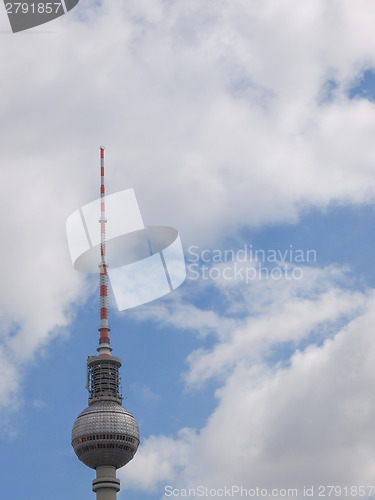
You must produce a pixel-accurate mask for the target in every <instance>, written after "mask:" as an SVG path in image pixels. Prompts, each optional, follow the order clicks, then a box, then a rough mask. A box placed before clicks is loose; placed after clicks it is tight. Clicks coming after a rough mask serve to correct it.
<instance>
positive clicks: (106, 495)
mask: <svg viewBox="0 0 375 500" xmlns="http://www.w3.org/2000/svg"><path fill="white" fill-rule="evenodd" d="M92 491H93V492H94V493H96V500H116V495H117V493H118V492H119V491H120V480H119V479H117V477H116V469H115V467H107V466H105V465H104V466H101V467H97V468H96V479H94V480H93V482H92Z"/></svg>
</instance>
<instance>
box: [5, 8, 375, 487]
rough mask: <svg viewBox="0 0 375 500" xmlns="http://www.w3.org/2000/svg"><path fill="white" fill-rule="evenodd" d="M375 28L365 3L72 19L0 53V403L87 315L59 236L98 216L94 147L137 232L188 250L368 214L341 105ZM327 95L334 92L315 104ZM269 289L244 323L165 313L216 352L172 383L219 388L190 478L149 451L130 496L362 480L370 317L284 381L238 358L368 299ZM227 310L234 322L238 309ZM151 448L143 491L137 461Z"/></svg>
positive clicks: (365, 130)
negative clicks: (83, 210) (82, 212)
mask: <svg viewBox="0 0 375 500" xmlns="http://www.w3.org/2000/svg"><path fill="white" fill-rule="evenodd" d="M374 10H375V5H374V3H373V2H371V1H370V0H367V1H365V0H362V1H360V2H349V1H348V0H346V1H343V2H329V1H328V0H326V1H323V0H307V1H305V2H303V3H301V2H298V1H297V0H286V1H284V2H280V1H277V0H270V1H267V2H258V1H255V0H254V1H243V0H241V1H237V2H233V1H229V0H216V1H212V2H206V1H204V2H203V1H199V0H189V1H188V0H181V1H178V2H173V1H170V2H162V1H160V0H159V1H157V0H155V1H153V2H151V1H146V0H143V1H142V2H140V1H138V2H136V1H133V0H132V1H129V2H126V1H125V2H113V1H110V0H106V1H104V2H103V3H101V4H96V5H94V6H93V4H92V2H89V1H85V0H82V1H81V2H80V4H79V6H78V7H77V8H75V9H74V10H73V11H72V12H70V13H69V14H68V15H66V16H63V17H62V18H60V19H59V20H56V21H54V22H53V23H50V24H49V25H48V26H47V25H46V26H45V27H40V28H38V30H35V31H34V32H30V33H23V34H18V35H12V34H9V35H8V34H6V33H1V34H0V35H1V39H2V44H1V46H0V58H1V63H2V66H1V75H2V76H1V80H0V90H1V95H2V99H1V102H0V114H1V130H0V132H1V142H2V148H1V158H2V182H1V186H0V190H1V212H2V235H3V244H2V246H1V250H0V256H1V261H2V263H3V266H2V283H3V286H2V288H1V290H0V319H1V322H2V327H1V332H0V334H1V339H2V352H1V359H2V360H4V364H5V366H6V367H7V370H6V374H5V376H4V377H3V378H2V380H1V384H0V400H1V402H2V404H10V401H11V400H12V397H14V394H15V393H16V392H17V390H18V388H19V380H20V378H19V377H20V373H19V367H20V364H22V363H25V362H27V361H28V360H30V358H32V357H33V356H35V355H36V353H38V350H39V349H40V348H41V347H42V346H43V345H45V344H46V343H47V342H48V339H49V338H50V337H51V335H54V334H56V332H57V331H59V329H61V328H66V326H67V324H68V322H69V320H70V307H71V306H72V304H73V305H74V304H75V302H76V301H78V300H79V298H80V297H81V298H82V300H83V299H84V297H85V296H87V290H86V289H85V288H84V284H83V279H82V278H81V277H79V276H78V275H76V274H75V273H74V272H73V269H72V266H71V264H70V261H69V256H68V250H67V245H66V240H65V234H64V231H65V220H66V217H67V216H68V215H69V214H70V213H71V212H72V211H74V210H76V209H77V208H78V207H79V206H80V205H82V204H84V203H87V202H88V201H91V200H92V199H95V198H96V197H97V192H98V190H97V186H98V180H99V176H98V170H97V168H98V167H97V165H98V162H97V156H98V149H97V148H98V146H99V145H100V144H103V143H104V144H105V145H106V146H107V150H106V158H107V178H108V192H114V191H118V190H121V189H123V188H126V187H134V188H135V190H136V194H137V198H138V200H139V202H140V206H141V209H142V210H143V215H144V219H145V221H146V223H148V224H169V225H171V226H174V227H176V228H178V229H179V230H180V232H181V234H182V239H183V241H185V243H187V244H190V243H197V242H198V241H199V242H200V244H210V245H213V244H214V243H216V242H217V241H219V243H220V242H221V241H222V239H223V238H225V237H226V236H227V235H228V234H230V235H233V234H234V233H235V232H236V230H237V228H239V227H242V226H244V225H246V226H256V225H261V224H264V223H277V222H285V221H296V220H297V219H298V217H299V215H300V213H301V211H303V210H305V209H306V208H308V207H311V206H318V207H325V206H327V205H328V204H329V203H330V202H332V201H337V200H338V201H341V202H343V203H352V202H356V203H360V202H368V201H369V200H372V199H373V198H374V194H375V184H374V176H373V174H372V172H373V165H374V160H375V158H374V153H373V150H374V148H373V137H374V133H375V109H374V105H373V104H372V103H370V102H367V101H361V100H356V101H353V102H349V101H348V99H347V97H346V94H345V92H346V90H347V89H348V88H349V87H350V85H352V83H353V82H354V81H355V79H356V78H358V77H359V76H360V75H361V72H362V71H363V70H364V69H366V68H373V67H375V59H374V54H375V39H374V36H373V19H374V15H375V12H374ZM0 12H1V14H0V28H1V29H2V30H6V29H8V24H7V22H8V21H7V19H6V18H5V14H4V10H3V9H2V10H1V9H0ZM43 30H45V32H44V34H43V33H42V32H43ZM36 31H38V32H40V33H39V34H38V33H36ZM328 79H334V80H335V81H336V82H337V89H336V90H334V91H333V93H332V100H326V101H325V102H322V93H323V89H324V88H325V84H326V82H327V80H328ZM325 272H328V274H330V271H325ZM317 274H318V278H317V280H318V282H319V283H321V282H322V281H323V282H324V279H325V278H324V276H323V275H322V274H321V272H319V271H318V272H317ZM274 286H275V288H274V291H275V292H277V293H278V294H279V295H278V297H276V293H273V292H272V289H271V288H272V287H274ZM272 287H271V286H269V287H268V288H267V286H264V288H263V289H261V288H259V287H256V288H254V289H253V290H254V292H255V290H256V291H257V293H258V292H260V295H259V296H257V297H256V298H255V301H254V303H253V309H252V310H251V311H250V312H252V313H253V312H254V310H255V305H257V306H259V308H260V309H259V311H260V312H259V314H258V316H257V317H255V318H254V317H251V318H250V319H249V320H248V321H244V320H238V319H233V318H232V317H229V318H222V317H220V316H218V315H215V314H214V313H212V312H209V311H199V310H197V308H196V307H193V306H191V305H190V306H186V307H185V309H184V308H183V306H179V307H178V308H177V309H176V315H175V317H174V319H173V321H175V322H176V325H178V324H181V323H180V322H181V321H184V324H185V326H186V327H190V328H198V326H200V325H201V326H202V330H203V334H204V335H206V334H212V335H216V333H215V331H216V330H217V338H218V344H217V345H216V346H215V347H214V348H213V350H212V351H211V352H205V351H202V352H198V353H195V354H194V355H192V356H191V358H190V360H191V365H190V372H189V373H188V374H187V380H188V381H189V380H190V381H191V382H195V381H196V380H197V379H198V377H202V378H204V379H206V378H208V377H210V376H217V375H218V374H219V375H221V376H222V375H223V374H224V375H225V376H226V377H227V378H226V379H224V382H223V387H222V389H221V390H220V392H219V393H218V396H219V407H218V408H217V410H216V411H215V413H214V414H213V415H212V417H211V419H210V420H209V422H208V423H207V426H206V427H205V428H204V429H202V430H201V432H200V434H199V437H198V440H197V443H196V444H194V447H196V448H195V449H196V450H198V451H199V453H198V454H197V456H198V458H196V456H194V463H195V464H196V465H193V464H192V461H190V462H188V460H187V457H189V456H190V455H189V454H190V452H191V450H192V448H191V446H192V445H191V444H190V441H189V440H186V439H185V438H184V437H180V438H179V439H178V440H177V441H176V442H175V441H174V440H173V439H172V438H164V437H160V438H153V439H155V440H154V441H151V440H150V441H149V442H147V443H145V446H144V452H143V456H144V457H148V458H147V460H146V459H143V458H142V453H140V455H139V457H141V458H139V457H137V460H138V461H139V460H141V461H142V460H146V462H147V464H149V463H150V464H155V465H153V466H151V465H150V469H149V471H150V472H149V475H148V476H145V478H144V479H143V483H142V484H143V485H145V486H150V485H153V484H154V483H155V481H156V480H158V479H166V478H172V479H174V480H176V482H181V483H183V482H184V481H185V480H186V478H187V479H188V480H190V478H192V479H197V480H201V479H202V478H203V479H205V480H206V481H210V482H211V481H212V482H213V483H220V481H222V480H223V478H227V477H228V476H226V474H227V473H228V463H229V464H230V473H231V474H232V476H231V477H232V478H233V480H235V479H236V478H237V477H239V478H240V479H243V478H245V479H246V478H248V477H249V471H251V473H250V477H251V478H259V480H262V479H263V480H264V481H265V482H267V478H269V477H272V478H273V480H274V481H277V480H279V479H280V480H281V474H282V472H283V471H284V472H285V471H288V472H290V471H294V472H293V473H291V472H290V474H291V475H290V476H289V477H288V480H290V482H291V483H293V482H296V483H298V484H299V481H301V480H302V478H303V477H304V475H306V477H307V476H308V477H310V480H311V481H314V480H315V478H316V477H320V478H322V479H323V478H325V477H327V476H326V475H325V474H326V473H325V472H324V470H327V471H331V473H332V477H331V480H332V479H336V478H337V479H340V477H341V476H340V471H344V472H343V475H342V479H343V480H344V479H346V481H349V479H353V480H354V478H357V481H359V480H365V479H367V478H369V477H370V473H369V469H370V467H372V464H373V462H372V458H371V455H370V454H369V448H368V446H369V445H368V444H366V443H365V441H364V440H365V437H364V434H363V433H365V431H366V429H368V426H369V425H370V422H371V417H373V415H372V413H373V409H372V407H371V404H370V403H369V402H368V401H369V400H370V398H371V394H370V389H369V388H371V387H372V385H373V380H372V375H371V372H370V369H369V366H371V364H372V361H373V354H372V347H371V342H370V338H371V328H370V324H371V312H370V309H369V311H368V312H366V313H364V314H363V315H362V316H358V319H357V320H353V323H350V326H349V327H348V328H347V329H346V330H345V329H344V330H342V331H341V332H340V333H338V334H336V336H335V337H334V338H332V339H331V340H327V341H326V342H325V344H324V345H323V346H321V347H311V348H310V349H307V350H306V351H304V352H303V353H297V354H296V355H295V356H294V358H293V359H292V362H291V366H290V367H286V368H283V367H278V368H274V369H271V368H269V367H267V366H263V365H262V364H260V365H257V363H258V364H259V363H260V361H259V359H257V358H256V356H255V354H253V352H252V349H254V353H258V354H259V355H261V354H264V352H266V350H267V349H268V347H269V346H272V344H273V343H274V342H280V341H284V342H285V341H291V342H298V340H299V339H300V338H301V336H302V335H304V336H305V337H306V335H307V334H308V332H309V331H310V330H311V329H319V328H320V327H321V326H322V325H328V326H327V328H328V329H330V331H331V330H332V328H334V327H335V325H336V322H337V321H339V320H340V321H344V319H343V316H344V315H345V313H347V312H348V311H349V316H350V315H352V316H355V314H358V310H360V309H361V308H363V307H367V302H366V301H367V297H366V296H365V295H361V294H358V293H357V294H356V293H352V292H345V291H342V290H340V288H339V287H335V286H333V285H332V283H328V284H327V286H326V287H325V291H324V290H318V291H317V292H316V296H315V297H311V296H308V297H305V298H298V296H297V291H296V290H292V289H290V290H289V289H288V288H284V285H280V286H277V285H275V283H272ZM323 289H324V287H323ZM228 290H229V289H227V293H228V295H231V294H233V295H234V296H235V295H236V294H238V293H239V295H240V299H241V292H238V291H237V289H236V288H234V287H233V288H232V289H231V290H230V291H228ZM268 292H270V293H273V295H272V300H270V299H269V297H268V296H267V293H268ZM250 293H251V292H250ZM254 296H255V295H253V297H254ZM248 298H250V295H249V297H248ZM248 298H247V297H246V296H243V297H242V299H243V300H245V301H246V303H248V300H247V299H248ZM228 304H229V306H230V307H231V308H232V311H234V307H235V306H236V304H235V301H234V300H232V301H231V302H229V303H228ZM368 304H369V305H368V307H370V304H372V299H371V300H369V302H368ZM161 319H163V316H162V315H161ZM332 325H333V326H332ZM336 326H337V325H336ZM332 331H333V330H332ZM259 332H262V336H261V335H260V333H259ZM249 333H250V335H249ZM263 335H264V336H265V337H266V338H267V339H268V341H267V342H266V343H265V345H263V339H264V336H263ZM354 337H355V338H356V339H360V342H357V343H356V342H354V341H353V338H354ZM220 342H221V343H220ZM262 348H263V349H265V351H262ZM351 356H352V357H354V359H355V360H356V364H355V365H353V364H352V363H351V361H350V359H351ZM348 367H349V368H348ZM219 372H220V373H219ZM332 380H336V381H337V380H338V381H339V384H338V390H336V386H335V385H334V384H333V383H332ZM255 383H256V385H254V384H255ZM233 408H234V409H235V411H234V412H233V411H232V409H233ZM306 408H307V409H309V412H306V411H305V410H306ZM350 408H359V409H361V411H362V412H361V415H359V413H355V412H353V410H350ZM306 413H308V415H307V416H306ZM290 415H292V416H293V418H292V419H291V417H290ZM357 424H358V425H357ZM331 429H332V430H333V431H332V432H331ZM271 431H272V432H273V434H272V433H271ZM227 436H228V438H227ZM272 436H273V437H274V439H273V440H272V442H271V437H272ZM348 436H350V437H348ZM222 437H223V438H222ZM224 437H225V439H224ZM313 438H314V439H313ZM222 439H223V440H224V442H223V441H222ZM366 439H367V443H368V442H370V441H371V437H370V438H369V437H368V436H367V435H366ZM369 439H370V441H369ZM163 440H164V441H163ZM161 441H162V442H163V444H164V446H165V450H166V451H165V455H163V457H162V458H163V461H162V463H163V464H164V465H163V468H162V469H161V472H159V471H158V470H157V467H156V463H157V460H156V458H155V455H154V454H153V453H154V448H155V447H156V446H157V444H158V442H161ZM318 445H321V446H320V447H319V446H318ZM318 448H319V449H318ZM173 450H175V453H174V451H173ZM304 450H306V453H305V452H304ZM334 450H336V451H334ZM284 451H285V454H284ZM300 452H301V453H302V455H301V453H300ZM148 453H149V455H147V454H148ZM304 453H305V454H304ZM284 455H285V456H284ZM301 456H303V457H304V458H305V461H302V460H301V459H300V458H299V457H301ZM150 457H151V458H150ZM170 457H176V458H175V460H176V463H177V464H180V466H181V467H182V468H183V473H177V472H176V469H175V467H174V466H173V465H172V462H171V458H170ZM351 457H356V459H355V460H354V459H353V458H351ZM284 458H285V460H284ZM146 462H144V463H146ZM134 464H136V462H134ZM134 467H136V465H134ZM324 467H325V469H324ZM245 468H246V470H245ZM323 469H324V470H323ZM131 470H132V469H130V468H129V471H131ZM133 470H135V469H133ZM307 470H308V473H307V472H306V471H307ZM129 474H130V472H129ZM132 474H134V476H133V481H134V482H137V481H141V479H139V475H138V476H137V474H139V472H137V473H136V472H133V473H132ZM344 474H346V476H345V475H344ZM284 477H286V476H285V475H284ZM137 478H138V479H137ZM245 479H244V480H245ZM254 480H255V479H254ZM137 484H138V483H137Z"/></svg>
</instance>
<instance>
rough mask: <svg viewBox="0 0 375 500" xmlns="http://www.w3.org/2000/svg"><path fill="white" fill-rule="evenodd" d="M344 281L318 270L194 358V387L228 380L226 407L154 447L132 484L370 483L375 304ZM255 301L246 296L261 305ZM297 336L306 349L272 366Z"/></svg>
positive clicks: (153, 442) (126, 474)
mask: <svg viewBox="0 0 375 500" xmlns="http://www.w3.org/2000/svg"><path fill="white" fill-rule="evenodd" d="M337 275H338V271H337V270H334V269H331V272H330V270H327V269H326V270H325V271H324V272H323V271H320V270H316V271H315V277H314V278H315V279H307V280H306V281H305V282H304V285H301V284H299V285H298V286H297V287H289V283H288V282H287V281H283V282H282V283H281V282H280V283H279V286H278V287H276V289H275V291H274V293H273V295H272V297H271V302H270V304H269V306H268V307H267V308H264V309H263V310H262V312H261V313H260V314H259V315H257V316H255V317H251V318H250V319H249V320H248V321H245V322H244V324H243V326H242V328H238V329H237V330H235V331H233V332H231V334H230V335H228V337H227V338H226V339H225V340H224V341H221V342H218V344H217V345H216V347H214V349H213V350H212V352H210V353H206V352H204V351H198V352H196V353H195V356H194V357H192V360H191V361H192V362H191V366H190V372H189V373H188V376H187V383H189V382H190V379H191V378H192V379H193V380H194V381H195V380H196V379H197V380H198V379H199V378H201V379H203V380H204V379H205V378H207V377H208V376H212V375H218V376H220V377H221V387H220V388H219V389H218V390H217V392H216V396H217V398H218V406H217V408H215V409H214V410H213V412H212V414H211V415H210V416H209V418H208V419H207V422H206V425H205V426H204V427H203V428H202V429H199V431H197V436H196V438H195V439H194V441H192V442H191V443H189V444H188V445H187V446H186V442H185V441H184V440H183V439H181V437H180V436H177V437H176V439H175V440H174V441H173V440H171V439H170V438H166V437H165V436H159V437H157V436H153V437H152V438H151V439H150V440H146V442H145V443H143V445H142V446H141V448H140V450H139V452H138V455H137V460H135V461H134V467H133V464H131V466H129V467H127V468H125V470H124V471H123V472H122V475H123V478H124V483H123V484H127V485H129V487H135V486H136V487H138V488H140V487H141V488H143V489H146V490H149V489H154V490H155V491H158V492H159V493H160V495H161V494H162V491H163V487H164V486H165V485H167V484H172V485H174V486H175V487H178V488H182V487H193V486H196V485H206V486H208V487H209V488H219V487H223V486H225V485H226V486H231V485H238V484H240V485H243V486H244V487H246V488H254V487H256V486H261V487H265V488H269V489H271V488H298V489H299V490H300V491H302V488H303V486H304V485H314V487H316V488H317V487H318V485H322V484H323V485H324V484H338V485H344V484H353V485H356V484H357V485H358V484H371V477H372V471H373V467H374V465H375V463H374V459H373V453H372V449H373V446H374V444H375V443H374V440H373V438H372V437H371V436H372V432H371V431H370V429H371V428H372V422H373V419H374V416H375V406H374V404H373V403H372V399H373V398H372V387H373V383H374V377H375V375H374V370H373V363H374V359H375V349H374V347H373V338H372V337H373V335H372V334H373V331H372V330H373V328H372V325H373V322H374V312H373V311H374V306H375V297H374V292H373V291H369V292H368V293H366V294H365V293H358V292H350V291H346V292H345V291H344V290H343V289H341V290H340V289H339V288H337V287H336V286H335V281H336V279H337ZM330 279H331V283H329V280H330ZM260 288H261V286H260V287H258V290H259V289H260ZM303 288H305V290H304V291H305V296H304V297H302V298H301V292H302V291H303ZM319 288H320V289H319ZM269 290H271V288H269ZM250 298H251V297H250V296H245V298H244V300H247V301H248V302H247V303H248V304H249V307H250V308H252V307H253V306H252V304H251V300H250ZM272 299H274V301H273V303H272ZM311 332H318V335H315V336H313V337H311ZM299 340H304V341H305V344H304V345H301V347H300V349H297V350H295V347H294V348H293V351H294V354H292V355H291V357H290V359H289V361H288V360H287V359H285V360H284V361H283V360H282V359H280V357H279V358H278V359H277V360H276V362H270V361H269V357H268V355H269V352H270V350H271V349H272V348H278V347H280V342H288V341H294V342H296V341H299ZM279 356H280V354H279ZM277 361H278V362H277ZM226 368H227V370H225V369H226ZM224 375H225V376H224ZM166 439H168V446H169V447H170V452H169V453H170V456H171V457H172V458H171V459H170V461H169V462H168V465H166V464H165V455H164V442H165V440H166ZM173 443H174V444H173ZM159 445H160V446H159ZM157 450H161V451H157ZM159 454H160V456H159ZM151 456H152V461H153V462H155V463H158V460H160V461H161V462H162V463H163V472H162V473H160V474H158V473H155V469H154V468H153V467H151V465H152V464H151V458H150V457H151ZM176 456H177V457H178V458H177V459H176ZM137 462H138V465H136V463H137ZM140 464H142V467H143V479H142V480H141V479H140V477H139V475H138V472H137V471H138V467H141V465H140ZM149 466H150V467H151V468H150V471H151V472H150V474H148V472H147V471H148V470H149V469H148V467H149Z"/></svg>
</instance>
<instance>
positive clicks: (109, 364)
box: [87, 356, 122, 404]
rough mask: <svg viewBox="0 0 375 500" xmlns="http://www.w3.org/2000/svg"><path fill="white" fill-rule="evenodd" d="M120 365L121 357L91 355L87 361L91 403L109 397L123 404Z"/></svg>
mask: <svg viewBox="0 0 375 500" xmlns="http://www.w3.org/2000/svg"><path fill="white" fill-rule="evenodd" d="M120 366H121V361H120V359H119V358H116V357H114V356H111V357H103V356H89V358H88V361H87V369H88V381H87V382H88V384H87V388H88V391H89V393H90V396H89V404H93V403H94V402H95V401H103V400H108V399H109V400H115V401H116V402H117V403H120V404H121V400H122V396H121V393H120V376H119V368H120Z"/></svg>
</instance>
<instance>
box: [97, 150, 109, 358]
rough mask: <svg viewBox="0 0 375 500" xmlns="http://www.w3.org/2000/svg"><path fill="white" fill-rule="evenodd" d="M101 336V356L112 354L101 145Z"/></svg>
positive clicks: (102, 151) (99, 350)
mask: <svg viewBox="0 0 375 500" xmlns="http://www.w3.org/2000/svg"><path fill="white" fill-rule="evenodd" d="M100 176H101V182H100V219H99V222H100V257H101V258H100V264H99V269H100V327H99V329H98V330H99V332H100V338H99V347H98V348H97V351H98V353H99V356H110V355H111V351H112V347H111V346H110V345H109V330H110V328H109V326H108V275H107V263H106V253H105V225H106V223H107V219H106V218H105V187H104V147H103V146H100Z"/></svg>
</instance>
